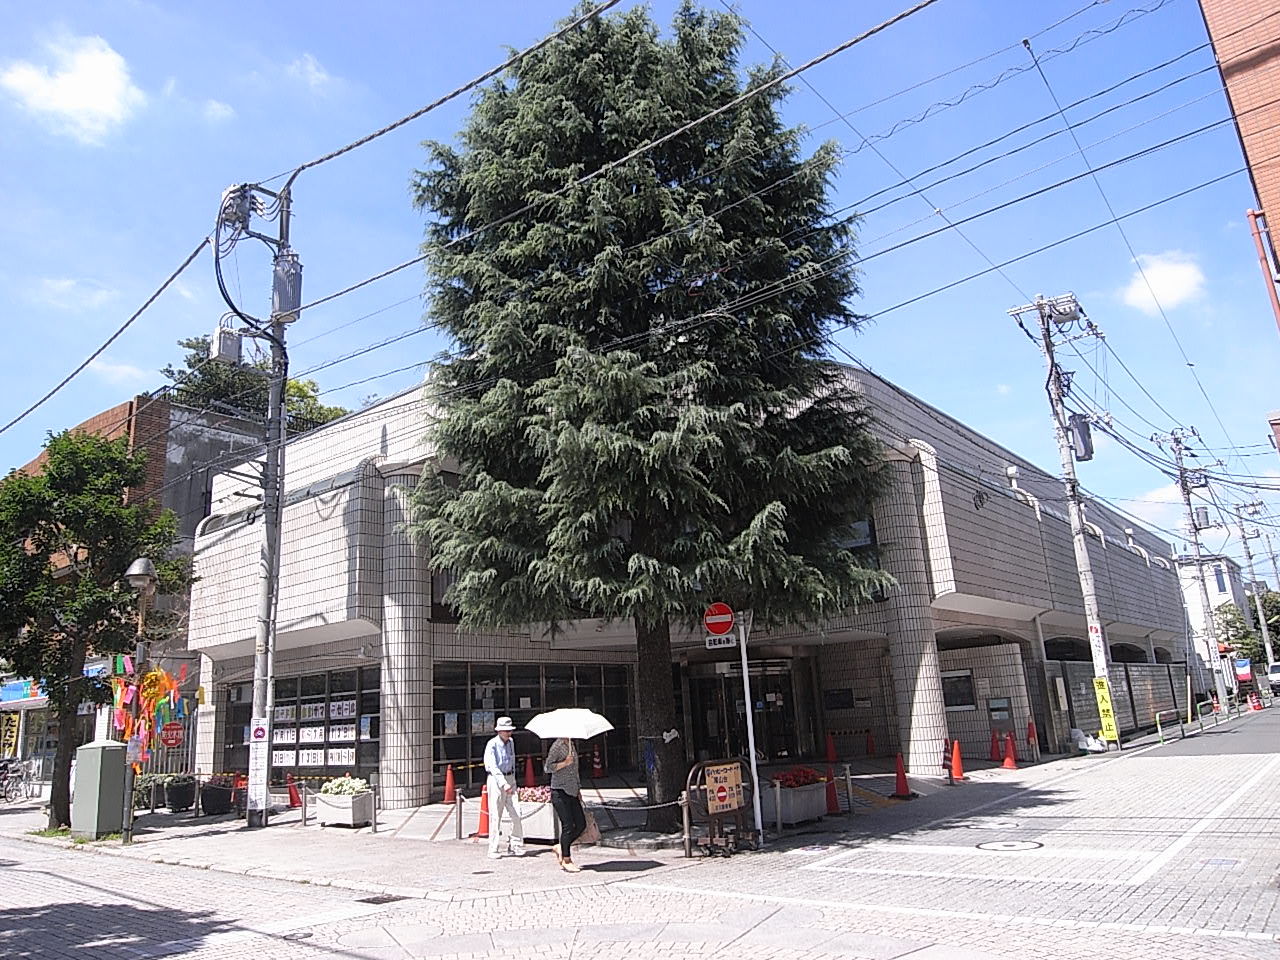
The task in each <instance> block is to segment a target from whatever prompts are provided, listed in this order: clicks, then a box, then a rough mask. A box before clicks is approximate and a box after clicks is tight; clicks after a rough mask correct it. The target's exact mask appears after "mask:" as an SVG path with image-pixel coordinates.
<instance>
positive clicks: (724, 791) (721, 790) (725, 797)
mask: <svg viewBox="0 0 1280 960" xmlns="http://www.w3.org/2000/svg"><path fill="white" fill-rule="evenodd" d="M716 802H717V803H728V802H729V788H728V787H726V786H725V785H724V784H723V783H722V784H720V786H718V787H716Z"/></svg>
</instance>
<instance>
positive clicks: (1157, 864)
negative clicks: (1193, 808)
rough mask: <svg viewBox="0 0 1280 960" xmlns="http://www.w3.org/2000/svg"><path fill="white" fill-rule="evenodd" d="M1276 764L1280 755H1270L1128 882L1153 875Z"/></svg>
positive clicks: (1140, 880) (1143, 879) (1138, 882)
mask: <svg viewBox="0 0 1280 960" xmlns="http://www.w3.org/2000/svg"><path fill="white" fill-rule="evenodd" d="M1278 764H1280V756H1277V757H1272V758H1271V762H1270V763H1267V764H1264V765H1263V766H1262V767H1261V768H1260V769H1259V770H1258V771H1257V772H1256V773H1254V775H1253V776H1251V777H1250V778H1249V779H1248V780H1246V781H1245V782H1244V783H1242V784H1240V786H1238V787H1237V788H1236V789H1235V791H1234V792H1232V794H1231V795H1230V796H1229V797H1227V798H1226V799H1225V800H1223V801H1222V802H1221V803H1220V804H1218V805H1217V806H1216V807H1214V808H1213V809H1212V810H1210V811H1209V812H1208V813H1206V814H1205V815H1204V816H1203V817H1201V818H1200V819H1199V820H1197V821H1196V822H1195V823H1193V824H1192V825H1191V826H1190V827H1188V828H1187V831H1186V833H1184V834H1183V835H1182V836H1181V837H1179V838H1178V839H1177V840H1175V841H1173V843H1171V844H1169V846H1167V847H1165V848H1164V849H1163V850H1161V851H1160V852H1159V853H1158V854H1157V855H1156V857H1155V859H1153V860H1152V861H1151V862H1150V863H1148V864H1147V865H1146V866H1145V867H1143V868H1142V869H1141V870H1139V871H1138V872H1137V873H1135V874H1134V875H1133V876H1132V877H1131V878H1130V883H1132V884H1133V885H1134V886H1140V885H1141V884H1144V883H1146V882H1147V881H1148V880H1150V879H1151V878H1152V877H1154V876H1155V875H1156V873H1157V872H1159V871H1160V870H1162V869H1163V868H1164V867H1165V866H1167V865H1168V863H1169V861H1170V860H1172V859H1173V858H1174V857H1176V856H1177V855H1178V854H1179V853H1181V852H1182V851H1183V850H1185V849H1186V848H1187V847H1188V846H1189V845H1190V844H1191V842H1192V841H1193V840H1195V838H1196V837H1198V836H1199V835H1200V834H1201V833H1203V832H1204V831H1205V830H1207V829H1208V828H1209V826H1210V825H1211V824H1212V823H1213V822H1214V821H1215V820H1217V819H1219V818H1221V817H1222V815H1223V814H1224V813H1226V812H1227V811H1228V810H1230V809H1231V807H1233V806H1234V805H1235V804H1236V803H1238V802H1239V801H1240V800H1241V799H1243V798H1244V796H1245V795H1246V794H1248V793H1249V791H1250V790H1252V789H1253V788H1254V785H1255V784H1257V782H1258V781H1259V780H1261V779H1262V778H1263V777H1265V776H1266V775H1267V774H1269V773H1270V772H1271V771H1272V770H1274V769H1275V768H1276V766H1277V765H1278Z"/></svg>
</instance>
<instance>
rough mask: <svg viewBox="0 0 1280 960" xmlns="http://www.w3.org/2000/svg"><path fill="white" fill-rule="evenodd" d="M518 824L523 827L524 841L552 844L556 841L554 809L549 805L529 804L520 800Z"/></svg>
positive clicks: (556, 828) (556, 826)
mask: <svg viewBox="0 0 1280 960" xmlns="http://www.w3.org/2000/svg"><path fill="white" fill-rule="evenodd" d="M520 823H521V824H522V825H523V826H524V838H525V839H526V840H550V841H552V842H554V841H555V839H556V834H557V832H558V826H559V825H558V824H557V823H556V812H555V809H554V808H553V807H552V806H551V804H550V803H545V802H544V803H531V802H529V801H528V800H521V801H520Z"/></svg>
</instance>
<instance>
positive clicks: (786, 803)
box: [760, 767, 827, 823]
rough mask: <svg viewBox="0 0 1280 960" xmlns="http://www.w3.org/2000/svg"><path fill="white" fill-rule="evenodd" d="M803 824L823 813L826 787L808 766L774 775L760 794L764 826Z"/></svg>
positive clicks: (821, 777)
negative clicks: (778, 822) (780, 823)
mask: <svg viewBox="0 0 1280 960" xmlns="http://www.w3.org/2000/svg"><path fill="white" fill-rule="evenodd" d="M779 808H781V811H782V822H783V823H803V822H804V821H805V820H817V819H820V818H821V817H824V816H826V813H827V784H826V780H825V779H824V778H823V776H822V774H820V773H818V771H817V770H814V769H813V768H812V767H792V768H791V769H790V770H783V771H780V772H778V773H775V774H773V775H772V777H771V778H770V782H769V786H768V787H767V788H766V789H764V790H761V791H760V815H761V818H762V819H763V820H764V821H765V822H766V823H776V822H777V821H778V810H779Z"/></svg>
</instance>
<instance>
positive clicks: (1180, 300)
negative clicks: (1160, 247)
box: [1121, 250, 1204, 316]
mask: <svg viewBox="0 0 1280 960" xmlns="http://www.w3.org/2000/svg"><path fill="white" fill-rule="evenodd" d="M1137 262H1138V265H1139V266H1140V267H1141V268H1142V270H1141V271H1139V270H1136V269H1135V270H1134V272H1133V276H1132V277H1131V278H1130V279H1129V283H1128V285H1127V286H1126V287H1125V288H1124V291H1123V293H1122V294H1121V296H1122V297H1123V299H1124V302H1125V303H1127V304H1128V305H1129V306H1131V307H1133V308H1135V309H1137V310H1141V311H1142V312H1143V313H1146V314H1150V315H1151V316H1155V315H1156V314H1158V313H1159V312H1160V307H1161V306H1163V307H1164V308H1165V309H1167V310H1171V309H1173V308H1174V307H1177V306H1180V305H1182V304H1184V303H1186V302H1187V301H1188V300H1193V299H1195V298H1196V297H1198V296H1200V294H1202V293H1203V292H1204V272H1203V271H1202V270H1201V269H1200V265H1199V264H1198V263H1196V261H1195V258H1194V257H1192V256H1190V255H1189V254H1186V253H1183V252H1181V251H1180V250H1167V251H1165V252H1164V253H1140V254H1138V261H1137ZM1143 274H1146V278H1145V279H1144V278H1143ZM1148 283H1150V287H1148V286H1147V284H1148ZM1152 291H1154V292H1155V298H1154V299H1153V298H1152V296H1151V294H1152ZM1157 300H1158V301H1159V305H1157V303H1156V301H1157Z"/></svg>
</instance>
